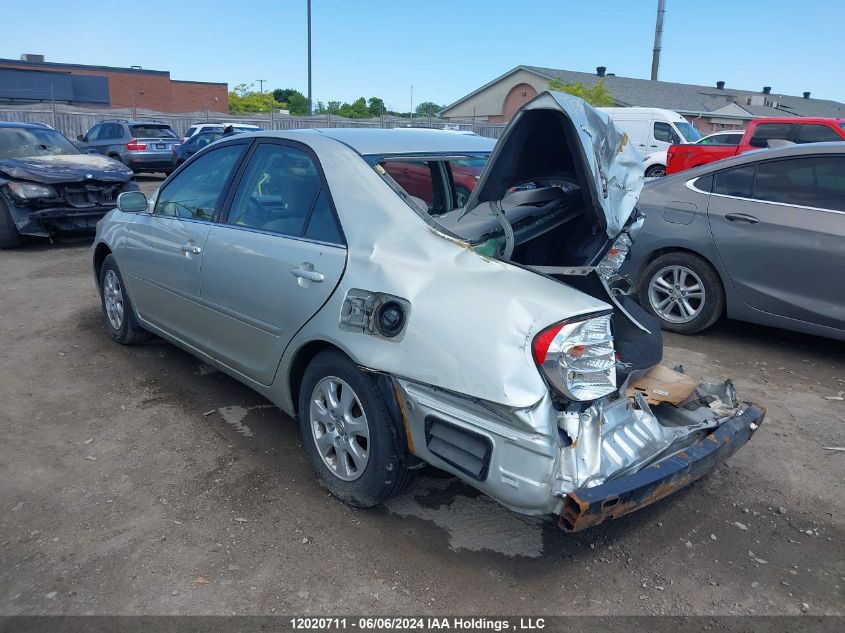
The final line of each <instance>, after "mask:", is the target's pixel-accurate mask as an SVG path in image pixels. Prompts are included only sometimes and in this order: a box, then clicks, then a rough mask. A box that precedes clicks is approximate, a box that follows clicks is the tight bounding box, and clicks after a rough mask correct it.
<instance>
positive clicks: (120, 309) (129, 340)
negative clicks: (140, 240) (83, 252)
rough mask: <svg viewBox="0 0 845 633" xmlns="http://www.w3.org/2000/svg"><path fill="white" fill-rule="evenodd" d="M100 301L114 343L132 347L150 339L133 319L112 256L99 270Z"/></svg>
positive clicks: (127, 298)
mask: <svg viewBox="0 0 845 633" xmlns="http://www.w3.org/2000/svg"><path fill="white" fill-rule="evenodd" d="M100 300H101V302H102V305H103V316H104V317H105V320H106V328H107V329H108V331H109V334H110V335H111V337H112V338H113V339H114V340H115V341H117V342H118V343H122V344H123V345H133V344H135V343H140V342H141V341H145V340H147V339H148V338H150V336H151V334H150V333H149V332H147V331H146V330H144V329H143V328H142V327H141V326H140V325H138V321H137V320H136V319H135V312H134V311H133V309H132V302H131V301H130V299H129V295H128V294H127V292H126V286H125V285H124V283H123V277H122V276H121V274H120V270H119V269H118V267H117V262H116V261H115V259H114V255H107V256H106V258H105V259H104V260H103V265H102V267H101V268H100Z"/></svg>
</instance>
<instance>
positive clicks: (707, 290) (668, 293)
mask: <svg viewBox="0 0 845 633" xmlns="http://www.w3.org/2000/svg"><path fill="white" fill-rule="evenodd" d="M638 292H639V299H640V305H641V306H642V307H643V308H644V309H645V310H646V311H647V312H649V313H650V314H652V315H654V316H655V317H657V318H658V319H659V320H660V325H661V327H662V328H663V329H664V330H669V331H671V332H679V333H681V334H693V333H695V332H700V331H701V330H704V329H706V328H708V327H710V326H711V325H713V324H714V323H715V322H716V321H717V320H718V319H719V317H720V316H722V314H723V313H724V311H725V291H724V288H723V287H722V282H721V280H720V279H719V274H718V273H717V272H716V271H715V270H714V268H713V267H712V266H711V265H710V264H709V263H708V262H707V261H706V260H705V259H704V258H702V257H699V256H698V255H694V254H693V253H687V252H685V251H678V252H675V253H668V254H666V255H661V256H660V257H658V258H657V259H655V260H654V261H653V262H651V263H650V264H649V265H648V266H646V268H645V270H644V271H643V274H642V275H641V276H640V285H639V289H638Z"/></svg>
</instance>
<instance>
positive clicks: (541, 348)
mask: <svg viewBox="0 0 845 633" xmlns="http://www.w3.org/2000/svg"><path fill="white" fill-rule="evenodd" d="M531 351H532V354H533V356H534V362H536V363H537V365H538V367H539V368H540V370H541V371H542V372H543V374H544V375H545V376H546V378H547V379H548V380H549V382H550V383H551V384H552V386H553V387H555V389H557V390H558V391H559V392H560V393H561V394H562V395H564V396H565V397H567V398H569V399H571V400H577V401H581V402H584V401H590V400H595V399H597V398H601V397H602V396H606V395H608V394H610V393H613V392H614V391H616V352H615V350H614V347H613V334H612V332H611V322H610V315H609V314H603V315H600V316H593V317H587V318H585V319H579V320H577V321H564V322H562V323H556V324H555V325H552V326H551V327H548V328H546V329H545V330H543V331H542V332H540V333H539V334H538V335H537V336H536V337H534V342H533V344H532V348H531Z"/></svg>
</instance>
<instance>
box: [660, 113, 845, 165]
mask: <svg viewBox="0 0 845 633" xmlns="http://www.w3.org/2000/svg"><path fill="white" fill-rule="evenodd" d="M825 141H845V119H821V118H809V117H773V118H766V119H755V120H754V121H752V122H751V123H749V124H748V128H747V129H746V130H745V135H744V136H743V137H742V140H741V141H740V143H739V145H715V144H713V145H710V144H707V145H698V144H693V145H670V146H669V149H668V150H667V152H666V175H667V176H668V175H669V174H676V173H678V172H679V171H684V170H685V169H690V168H692V167H698V166H699V165H704V164H706V163H712V162H713V161H715V160H721V159H722V158H729V157H731V156H736V155H737V154H743V153H745V152H750V151H751V150H755V149H765V148H768V147H778V146H781V145H788V144H790V143H823V142H825Z"/></svg>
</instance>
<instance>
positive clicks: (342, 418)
mask: <svg viewBox="0 0 845 633" xmlns="http://www.w3.org/2000/svg"><path fill="white" fill-rule="evenodd" d="M310 421H311V425H310V426H311V433H312V434H313V436H314V442H315V444H316V446H317V452H318V453H319V454H320V457H321V458H322V460H323V463H324V464H325V465H326V466H327V467H328V468H329V470H330V471H331V472H332V473H333V474H334V475H335V476H336V477H338V478H339V479H342V480H344V481H354V480H356V479H358V478H359V477H360V476H361V475H362V474H364V470H365V469H366V467H367V462H368V461H369V456H370V453H369V446H370V429H369V426H368V425H367V416H366V415H365V413H364V409H363V407H362V406H361V401H360V400H359V398H358V395H357V394H356V393H355V391H354V390H353V389H352V387H350V386H349V383H347V382H346V381H344V380H341V379H340V378H336V377H334V376H327V377H326V378H323V379H322V380H320V381H319V382H318V383H317V384H316V386H315V387H314V391H313V392H312V394H311V405H310Z"/></svg>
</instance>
